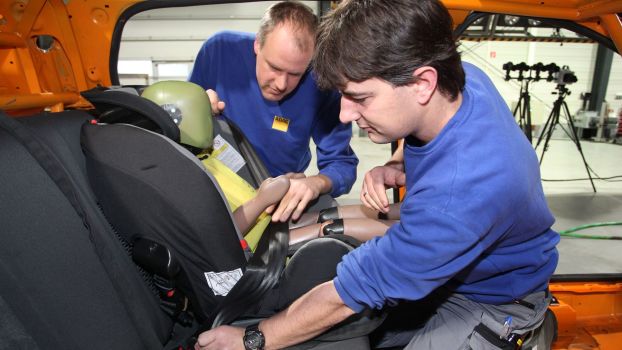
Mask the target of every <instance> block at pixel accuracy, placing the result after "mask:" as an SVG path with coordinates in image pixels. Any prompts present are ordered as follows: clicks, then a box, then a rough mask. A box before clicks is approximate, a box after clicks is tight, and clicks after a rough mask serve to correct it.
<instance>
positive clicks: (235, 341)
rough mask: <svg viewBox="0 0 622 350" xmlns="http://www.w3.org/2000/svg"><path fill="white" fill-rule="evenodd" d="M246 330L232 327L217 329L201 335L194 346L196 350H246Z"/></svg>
mask: <svg viewBox="0 0 622 350" xmlns="http://www.w3.org/2000/svg"><path fill="white" fill-rule="evenodd" d="M243 337H244V329H243V328H238V327H231V326H220V327H216V328H214V329H212V330H209V331H207V332H203V333H201V335H199V339H197V343H196V344H194V349H195V350H209V349H214V350H236V349H239V350H244V341H243V340H242V338H243Z"/></svg>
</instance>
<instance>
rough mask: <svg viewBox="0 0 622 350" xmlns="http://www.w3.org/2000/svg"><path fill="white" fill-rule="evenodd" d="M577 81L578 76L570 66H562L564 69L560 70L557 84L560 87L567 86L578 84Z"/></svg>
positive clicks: (556, 80)
mask: <svg viewBox="0 0 622 350" xmlns="http://www.w3.org/2000/svg"><path fill="white" fill-rule="evenodd" d="M577 80H578V79H577V76H576V75H575V74H574V72H573V71H571V70H570V68H569V67H568V66H562V68H561V69H559V71H558V72H557V76H556V79H555V82H556V83H557V84H558V85H566V84H572V83H576V82H577Z"/></svg>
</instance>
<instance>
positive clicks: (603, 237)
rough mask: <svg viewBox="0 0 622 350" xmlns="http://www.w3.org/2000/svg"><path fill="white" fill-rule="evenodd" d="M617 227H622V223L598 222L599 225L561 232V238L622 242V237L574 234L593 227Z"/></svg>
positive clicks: (583, 226) (578, 227)
mask: <svg viewBox="0 0 622 350" xmlns="http://www.w3.org/2000/svg"><path fill="white" fill-rule="evenodd" d="M615 225H622V221H608V222H597V223H594V224H586V225H581V226H576V227H572V228H569V229H567V230H563V231H559V235H560V236H564V237H574V238H587V239H620V240H622V237H620V236H600V235H583V234H580V233H572V232H575V231H580V230H585V229H588V228H592V227H602V226H615Z"/></svg>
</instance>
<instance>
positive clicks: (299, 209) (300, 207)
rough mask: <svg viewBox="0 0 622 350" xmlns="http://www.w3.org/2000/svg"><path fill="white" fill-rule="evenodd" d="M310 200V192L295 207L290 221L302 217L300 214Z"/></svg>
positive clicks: (311, 197) (311, 195) (311, 196)
mask: <svg viewBox="0 0 622 350" xmlns="http://www.w3.org/2000/svg"><path fill="white" fill-rule="evenodd" d="M312 199H313V194H312V193H311V192H307V193H306V194H305V195H304V196H303V197H302V199H301V200H300V202H298V205H297V206H296V210H295V211H294V213H293V214H292V220H294V221H296V220H298V219H299V218H300V216H301V215H302V212H303V211H304V210H305V208H306V207H307V204H309V202H310V201H311V200H312Z"/></svg>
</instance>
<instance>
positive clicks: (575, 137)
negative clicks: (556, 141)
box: [562, 101, 596, 193]
mask: <svg viewBox="0 0 622 350" xmlns="http://www.w3.org/2000/svg"><path fill="white" fill-rule="evenodd" d="M562 103H563V106H564V111H565V112H566V118H567V120H568V125H569V127H570V130H571V132H572V136H571V137H570V138H571V139H572V141H573V142H574V144H575V145H576V146H577V150H578V151H579V154H581V159H582V160H583V165H585V171H587V176H588V177H589V178H590V183H591V184H592V189H593V190H594V193H596V186H594V180H593V179H592V173H591V172H590V167H589V166H588V165H587V161H586V160H585V155H584V154H583V149H582V148H581V141H580V140H579V136H578V135H577V130H575V128H574V122H573V121H572V118H571V117H570V111H569V110H568V105H567V104H566V101H563V102H562ZM569 136H570V135H569Z"/></svg>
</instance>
